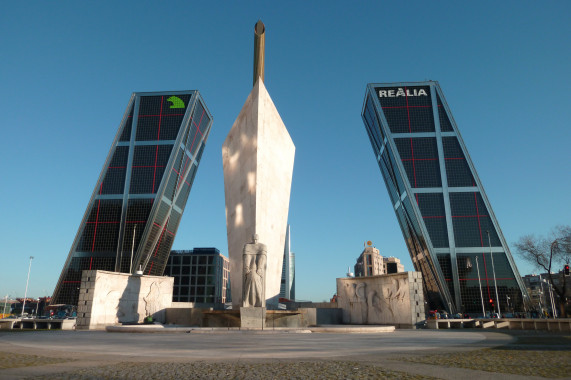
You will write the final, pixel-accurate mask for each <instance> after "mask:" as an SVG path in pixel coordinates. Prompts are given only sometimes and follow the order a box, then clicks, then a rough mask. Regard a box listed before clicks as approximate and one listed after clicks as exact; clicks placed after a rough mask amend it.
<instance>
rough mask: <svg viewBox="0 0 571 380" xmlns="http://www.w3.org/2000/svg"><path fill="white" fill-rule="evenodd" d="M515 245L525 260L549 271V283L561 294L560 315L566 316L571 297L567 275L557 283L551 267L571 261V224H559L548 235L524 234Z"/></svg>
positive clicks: (561, 265)
mask: <svg viewBox="0 0 571 380" xmlns="http://www.w3.org/2000/svg"><path fill="white" fill-rule="evenodd" d="M515 247H516V252H517V254H518V255H519V256H521V257H522V258H523V259H524V260H525V261H527V262H529V263H531V264H532V265H533V266H535V267H536V268H539V269H543V270H545V271H546V272H547V276H548V280H549V283H550V284H551V286H552V287H553V290H554V291H555V293H556V294H557V295H558V296H559V310H560V315H561V316H562V317H566V316H567V313H566V310H565V305H566V304H567V298H568V297H569V295H568V294H567V293H568V292H567V291H566V290H567V288H566V285H567V276H565V274H564V273H561V275H560V278H562V279H563V281H559V282H558V284H555V283H554V281H553V275H552V273H551V269H552V268H559V267H561V268H563V265H569V264H570V263H571V226H557V227H555V228H554V229H553V230H552V231H551V234H550V235H549V236H548V237H536V236H534V235H526V236H522V237H521V238H520V239H519V241H518V242H517V243H515Z"/></svg>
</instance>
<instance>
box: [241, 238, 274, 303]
mask: <svg viewBox="0 0 571 380" xmlns="http://www.w3.org/2000/svg"><path fill="white" fill-rule="evenodd" d="M267 251H268V250H267V247H266V245H265V244H262V243H258V235H253V236H252V242H251V243H248V244H245V245H244V250H243V253H242V263H243V283H242V306H243V307H249V306H255V307H265V306H266V291H265V290H266V289H265V288H266V262H267Z"/></svg>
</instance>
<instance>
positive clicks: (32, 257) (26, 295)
mask: <svg viewBox="0 0 571 380" xmlns="http://www.w3.org/2000/svg"><path fill="white" fill-rule="evenodd" d="M33 259H34V256H30V265H29V266H28V279H27V280H26V291H25V292H24V303H23V304H22V314H20V317H21V318H24V310H25V308H26V297H28V283H29V282H30V270H31V269H32V260H33Z"/></svg>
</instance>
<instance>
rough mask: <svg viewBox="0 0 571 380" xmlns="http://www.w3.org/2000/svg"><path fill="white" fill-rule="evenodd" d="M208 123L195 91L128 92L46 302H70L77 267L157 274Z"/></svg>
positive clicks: (72, 301)
mask: <svg viewBox="0 0 571 380" xmlns="http://www.w3.org/2000/svg"><path fill="white" fill-rule="evenodd" d="M211 125H212V116H211V115H210V113H209V112H208V110H207V108H206V106H205V104H204V102H203V100H202V97H201V96H200V94H199V92H198V91H174V92H152V93H149V92H147V93H134V94H133V95H132V96H131V99H130V100H129V104H128V106H127V110H126V112H125V115H124V117H123V120H122V121H121V124H120V126H119V130H118V131H117V135H116V136H115V139H114V141H113V144H112V145H111V149H110V150H109V154H108V155H107V159H106V160H105V164H104V165H103V169H102V170H101V174H100V175H99V178H98V180H97V183H96V185H95V189H94V191H93V193H92V195H91V199H90V201H89V203H88V206H87V210H86V211H85V214H84V216H83V219H82V221H81V224H80V226H79V229H78V231H77V234H76V237H75V240H74V241H73V244H72V246H71V250H70V252H69V255H68V257H67V260H66V262H65V265H64V267H63V270H62V273H61V276H60V278H59V281H58V283H57V285H56V288H55V291H54V295H53V298H52V304H70V305H77V300H78V294H79V287H80V281H81V272H82V271H83V270H95V269H100V270H107V271H115V272H124V273H133V272H135V271H136V270H138V269H139V268H141V269H142V270H143V272H144V274H146V275H149V274H150V275H159V276H162V275H163V272H164V269H165V266H166V263H167V260H168V257H169V254H170V250H171V247H172V244H173V242H174V238H175V234H176V231H177V229H178V225H179V222H180V219H181V217H182V213H183V211H184V208H185V205H186V201H187V199H188V195H189V193H190V188H191V186H192V183H193V181H194V177H195V175H196V171H197V169H198V164H199V162H200V158H201V156H202V152H203V151H204V146H205V144H206V140H207V138H208V134H209V133H210V128H211Z"/></svg>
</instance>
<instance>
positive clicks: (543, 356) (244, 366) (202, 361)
mask: <svg viewBox="0 0 571 380" xmlns="http://www.w3.org/2000/svg"><path fill="white" fill-rule="evenodd" d="M567 335H568V334H567ZM510 350H513V351H510ZM549 350H555V351H556V352H550V351H549ZM554 353H556V354H557V355H558V356H555V357H554ZM550 360H551V361H550ZM568 362H571V340H569V337H568V336H560V335H557V334H546V333H541V334H538V333H536V332H509V331H505V332H489V331H482V330H397V331H395V332H390V333H371V334H337V333H311V334H295V333H284V332H277V333H267V332H266V333H264V334H259V333H256V332H228V331H227V332H210V333H200V334H197V333H184V332H183V333H176V334H173V333H108V332H99V331H18V332H2V333H0V363H3V366H2V365H0V379H31V378H35V379H37V378H40V379H56V378H57V379H100V378H108V379H160V378H177V379H207V378H231V379H282V378H284V379H285V378H288V379H289V378H300V379H303V378H315V379H337V378H351V379H353V378H355V379H357V378H364V379H384V378H386V379H393V378H394V379H434V378H442V379H458V378H468V379H478V378H485V379H488V380H489V379H501V380H509V379H521V378H524V379H538V378H546V377H547V378H562V377H563V378H565V377H566V376H567V375H566V364H565V363H568ZM475 363H476V364H475ZM515 367H517V368H515Z"/></svg>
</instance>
